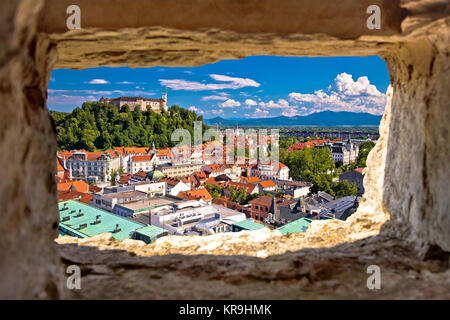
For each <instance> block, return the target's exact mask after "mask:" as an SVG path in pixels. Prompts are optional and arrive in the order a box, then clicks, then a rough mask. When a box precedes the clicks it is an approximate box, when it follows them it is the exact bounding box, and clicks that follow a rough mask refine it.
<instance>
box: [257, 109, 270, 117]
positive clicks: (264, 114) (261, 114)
mask: <svg viewBox="0 0 450 320" xmlns="http://www.w3.org/2000/svg"><path fill="white" fill-rule="evenodd" d="M268 115H269V111H268V110H263V109H261V108H256V109H255V112H254V113H253V118H267V116H268Z"/></svg>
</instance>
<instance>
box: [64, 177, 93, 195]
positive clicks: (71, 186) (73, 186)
mask: <svg viewBox="0 0 450 320" xmlns="http://www.w3.org/2000/svg"><path fill="white" fill-rule="evenodd" d="M57 189H58V191H64V192H67V191H69V190H73V191H78V192H81V193H88V191H89V185H88V184H87V183H86V182H84V181H81V180H79V181H67V182H61V183H58V185H57Z"/></svg>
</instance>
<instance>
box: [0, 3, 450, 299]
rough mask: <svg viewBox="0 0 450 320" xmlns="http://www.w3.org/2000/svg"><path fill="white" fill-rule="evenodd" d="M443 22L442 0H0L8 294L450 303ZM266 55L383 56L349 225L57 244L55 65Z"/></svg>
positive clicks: (0, 246)
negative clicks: (372, 276)
mask: <svg viewBox="0 0 450 320" xmlns="http://www.w3.org/2000/svg"><path fill="white" fill-rule="evenodd" d="M69 2H70V3H69ZM125 2H126V4H127V6H126V7H125V6H124V3H125ZM369 2H370V3H369ZM77 3H78V4H80V6H81V9H82V27H84V29H83V30H74V31H70V32H66V30H65V28H64V26H65V18H66V15H65V8H66V7H67V5H68V4H77ZM327 4H329V5H330V6H327ZM331 4H332V5H331ZM368 4H379V5H380V7H381V8H382V30H368V29H366V28H365V19H366V17H367V15H366V14H365V8H366V7H367V6H368ZM100 5H101V6H100ZM155 8H156V9H157V10H156V9H155ZM162 10H165V11H166V12H170V15H168V14H159V13H158V12H161V11H162ZM39 12H40V16H39V18H38V14H39ZM144 12H145V13H146V14H142V13H144ZM205 12H208V14H205ZM449 13H450V6H449V5H448V1H442V0H427V1H413V0H400V1H376V0H375V1H358V2H356V1H350V0H345V1H341V2H340V4H339V6H336V2H335V1H324V2H323V1H320V2H319V1H312V0H305V1H283V2H281V3H280V1H273V0H263V1H261V0H259V1H256V0H251V1H246V2H244V1H232V2H230V1H225V0H220V1H214V2H212V1H207V0H198V1H196V2H195V5H192V3H189V5H188V4H187V2H185V1H175V0H173V1H163V0H158V1H156V0H155V1H143V0H139V1H133V2H130V1H120V0H99V1H96V2H95V4H94V2H92V1H86V0H84V1H66V0H61V1H56V0H52V1H50V0H47V1H35V0H21V1H2V2H0V17H1V18H2V21H4V22H5V23H2V25H1V26H0V39H1V40H2V44H4V45H3V46H2V47H0V85H1V91H0V97H1V98H2V101H3V107H2V113H1V115H2V117H1V119H0V141H1V151H2V152H1V155H0V164H1V167H2V168H5V170H4V171H3V172H4V179H2V180H1V181H0V208H1V215H0V228H1V229H0V231H1V232H0V251H1V252H2V259H1V260H0V272H1V274H2V277H1V280H0V297H6V298H207V297H208V298H239V297H242V298H258V297H259V298H269V297H270V298H342V297H348V298H361V297H362V298H438V297H440V298H448V292H449V290H448V289H449V282H448V281H449V280H448V279H449V272H448V254H445V253H444V252H443V251H447V252H448V251H450V237H449V233H448V230H450V219H449V198H448V194H449V190H448V181H449V178H450V177H449V174H450V170H449V159H450V157H449V147H448V141H450V140H449V138H450V137H449V130H448V123H449V107H448V101H449V91H448V88H449V85H450V79H449V75H450V73H449V65H450V55H449V48H448V43H450V41H449V40H450V39H449V34H450V31H449V30H450V29H449V24H450V18H449ZM119 14H120V16H119ZM167 17H170V19H167ZM186 17H188V18H186ZM193 17H195V18H193ZM38 20H39V27H38V28H37V27H36V25H37V22H38ZM56 54H57V56H56ZM260 54H266V55H287V56H336V55H373V54H378V55H380V56H381V57H383V58H384V59H385V60H386V62H387V67H388V69H389V73H390V78H391V86H392V88H391V89H390V92H389V96H390V97H391V98H390V99H389V103H388V106H387V108H386V112H385V114H384V116H383V120H382V124H381V127H380V134H381V137H380V142H379V143H378V144H377V146H376V147H375V148H374V149H373V151H372V152H371V154H370V155H369V158H368V167H367V168H366V169H365V172H366V179H365V182H364V184H365V189H366V193H365V195H364V199H363V201H362V203H361V206H360V208H359V210H358V212H357V213H356V214H354V215H353V216H352V217H350V218H349V219H348V220H347V221H345V222H339V221H329V222H314V223H313V224H312V225H311V227H310V228H309V229H308V231H307V232H306V233H305V234H296V235H291V236H289V237H284V236H280V235H279V234H276V233H273V232H267V231H261V232H257V233H255V234H246V233H238V234H233V235H220V236H214V237H195V238H189V239H186V238H179V237H167V238H164V239H161V240H158V241H157V242H156V243H155V244H152V245H143V244H142V243H140V242H134V241H126V242H122V243H118V242H116V241H113V240H112V239H111V235H108V234H106V235H100V236H98V237H96V238H93V239H92V238H91V239H84V240H77V239H70V238H59V239H58V240H57V241H58V242H59V243H61V244H60V245H58V246H54V245H52V239H53V238H55V235H56V227H57V221H58V212H57V206H56V196H55V193H56V188H55V185H54V179H53V174H54V173H55V169H56V168H55V161H54V154H55V151H56V143H55V132H54V129H53V128H52V126H51V121H50V119H49V117H48V114H47V112H46V108H45V99H46V87H47V84H48V79H49V75H50V70H51V69H52V68H55V67H56V68H86V67H97V66H130V67H143V66H146V67H150V66H156V65H163V66H196V65H202V64H205V63H212V62H216V61H218V60H220V59H239V58H243V57H246V56H250V55H260ZM366 237H369V238H367V239H363V238H366ZM115 249H118V250H115ZM199 254H200V255H199ZM59 255H60V257H61V259H62V262H63V264H61V263H60V262H59V261H58V259H59ZM136 255H137V256H136ZM417 255H419V256H420V257H421V258H427V259H431V260H425V261H422V260H420V259H418V256H417ZM437 259H440V260H437ZM73 263H76V264H79V265H80V266H82V268H83V284H82V286H83V289H82V290H81V291H78V292H66V291H65V290H64V289H63V287H64V284H65V280H64V278H63V277H64V270H63V268H62V267H63V265H64V264H66V265H68V264H73ZM369 264H377V265H380V266H381V268H382V270H383V271H382V272H383V277H385V279H387V280H388V281H387V282H386V283H385V282H383V284H382V286H383V289H382V290H381V291H379V292H374V291H368V290H367V288H366V286H365V279H366V278H367V274H366V272H365V270H366V267H367V265H369ZM30 270H33V273H30ZM446 270H447V271H446ZM105 280H108V281H105ZM105 287H107V289H105ZM124 289H126V290H124ZM124 292H126V293H127V296H126V297H124V296H123V295H121V294H122V293H124Z"/></svg>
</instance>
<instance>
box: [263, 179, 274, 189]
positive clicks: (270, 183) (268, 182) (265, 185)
mask: <svg viewBox="0 0 450 320" xmlns="http://www.w3.org/2000/svg"><path fill="white" fill-rule="evenodd" d="M259 184H260V185H261V186H262V187H263V188H269V187H274V186H275V182H273V181H272V180H266V181H261V182H260V183H259Z"/></svg>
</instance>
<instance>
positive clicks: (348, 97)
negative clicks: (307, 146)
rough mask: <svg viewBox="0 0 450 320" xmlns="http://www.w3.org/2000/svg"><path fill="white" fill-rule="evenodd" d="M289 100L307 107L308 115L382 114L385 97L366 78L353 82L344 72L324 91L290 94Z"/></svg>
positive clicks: (350, 76)
mask: <svg viewBox="0 0 450 320" xmlns="http://www.w3.org/2000/svg"><path fill="white" fill-rule="evenodd" d="M289 99H290V101H291V102H294V103H298V104H300V105H302V106H308V107H309V108H308V111H309V113H311V112H318V111H323V110H331V111H351V112H368V113H372V114H382V113H383V111H384V107H385V104H386V95H385V94H383V93H381V92H380V91H378V89H377V88H376V87H375V86H374V85H373V84H370V81H369V79H368V78H367V77H359V78H358V79H357V80H356V81H353V78H352V75H350V74H347V73H345V72H344V73H341V74H338V75H337V76H336V78H335V79H334V81H333V83H332V84H331V85H330V86H329V87H328V88H327V90H326V91H324V90H322V89H321V90H317V91H315V92H314V93H298V92H292V93H290V94H289Z"/></svg>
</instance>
